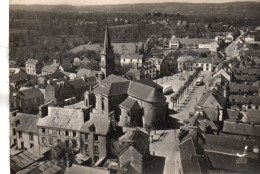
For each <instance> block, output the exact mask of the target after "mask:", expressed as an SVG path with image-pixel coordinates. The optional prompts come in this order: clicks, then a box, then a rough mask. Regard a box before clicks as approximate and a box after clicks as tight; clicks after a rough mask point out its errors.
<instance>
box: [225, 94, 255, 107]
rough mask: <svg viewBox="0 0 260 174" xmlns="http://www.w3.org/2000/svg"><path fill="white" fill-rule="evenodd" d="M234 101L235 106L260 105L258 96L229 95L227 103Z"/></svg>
mask: <svg viewBox="0 0 260 174" xmlns="http://www.w3.org/2000/svg"><path fill="white" fill-rule="evenodd" d="M233 99H234V102H235V103H236V104H249V103H252V104H255V105H260V96H244V95H230V96H229V101H230V102H231V103H232V102H233Z"/></svg>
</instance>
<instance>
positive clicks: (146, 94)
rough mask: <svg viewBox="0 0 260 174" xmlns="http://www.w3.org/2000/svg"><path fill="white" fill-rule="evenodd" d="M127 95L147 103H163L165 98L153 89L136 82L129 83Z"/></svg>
mask: <svg viewBox="0 0 260 174" xmlns="http://www.w3.org/2000/svg"><path fill="white" fill-rule="evenodd" d="M128 94H129V95H130V96H132V97H134V98H138V99H141V100H143V101H147V102H165V101H166V97H165V96H164V95H163V94H161V93H159V92H158V91H156V89H155V88H153V87H151V86H148V85H144V84H141V83H138V82H133V81H131V82H130V85H129V89H128Z"/></svg>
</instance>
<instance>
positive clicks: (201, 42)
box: [179, 38, 215, 44]
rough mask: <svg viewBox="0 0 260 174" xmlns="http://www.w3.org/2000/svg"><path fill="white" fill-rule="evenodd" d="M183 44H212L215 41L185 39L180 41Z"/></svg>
mask: <svg viewBox="0 0 260 174" xmlns="http://www.w3.org/2000/svg"><path fill="white" fill-rule="evenodd" d="M179 41H180V42H181V44H210V43H212V42H215V39H200V38H194V39H190V38H185V39H179Z"/></svg>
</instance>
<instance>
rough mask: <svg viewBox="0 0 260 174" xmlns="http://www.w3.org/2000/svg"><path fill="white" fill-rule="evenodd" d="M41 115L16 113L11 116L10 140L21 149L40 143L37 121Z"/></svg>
mask: <svg viewBox="0 0 260 174" xmlns="http://www.w3.org/2000/svg"><path fill="white" fill-rule="evenodd" d="M38 120H39V115H32V114H25V113H16V114H15V116H11V117H10V142H11V145H14V146H15V147H16V148H18V149H20V150H28V149H31V148H33V147H34V146H37V145H38V132H37V122H38Z"/></svg>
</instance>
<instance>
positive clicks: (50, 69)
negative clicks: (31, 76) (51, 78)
mask: <svg viewBox="0 0 260 174" xmlns="http://www.w3.org/2000/svg"><path fill="white" fill-rule="evenodd" d="M58 71H59V67H58V66H57V65H45V66H44V67H43V68H42V76H45V75H49V74H53V73H56V72H58Z"/></svg>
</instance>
